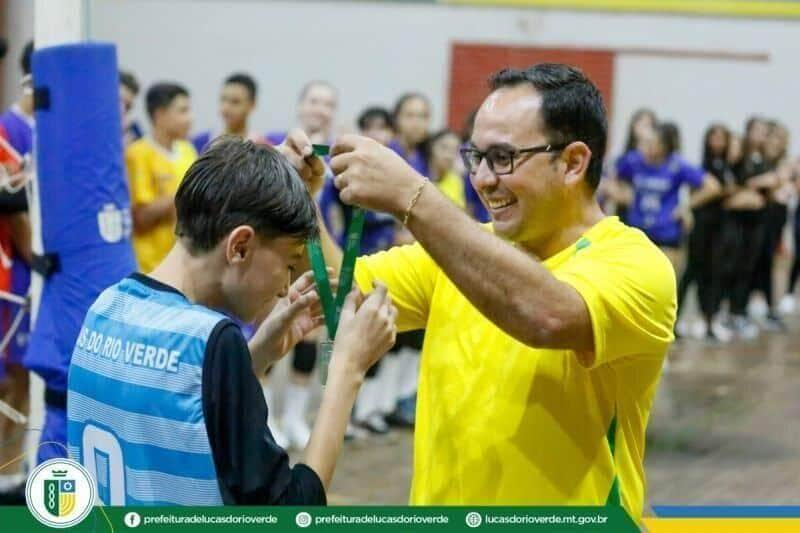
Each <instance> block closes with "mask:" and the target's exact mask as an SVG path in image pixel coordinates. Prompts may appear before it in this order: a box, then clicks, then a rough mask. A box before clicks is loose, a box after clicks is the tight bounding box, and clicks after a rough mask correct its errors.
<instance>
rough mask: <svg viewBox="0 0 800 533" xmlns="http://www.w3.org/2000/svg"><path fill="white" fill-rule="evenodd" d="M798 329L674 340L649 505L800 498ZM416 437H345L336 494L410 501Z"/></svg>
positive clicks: (651, 438)
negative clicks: (716, 339) (732, 340)
mask: <svg viewBox="0 0 800 533" xmlns="http://www.w3.org/2000/svg"><path fill="white" fill-rule="evenodd" d="M788 324H789V329H790V333H788V334H784V335H781V334H763V335H762V336H761V337H760V338H759V339H758V340H756V341H753V342H751V343H736V344H732V345H727V346H722V347H719V348H710V347H707V346H706V345H704V344H703V343H701V342H698V341H694V340H684V341H680V342H679V343H677V344H676V345H674V347H673V349H672V351H671V353H670V356H669V359H670V364H669V368H668V371H667V372H666V373H665V374H664V376H663V378H662V381H661V385H660V387H659V391H658V394H657V398H656V404H655V406H654V409H653V414H652V418H651V421H650V425H649V432H648V444H647V446H648V447H647V455H646V472H647V478H648V487H649V495H648V502H649V504H650V505H654V504H655V505H665V504H678V505H682V504H683V505H688V504H695V505H703V504H705V505H710V504H739V505H742V504H771V505H779V504H784V505H785V504H795V505H796V504H798V503H800V422H798V421H799V420H800V319H798V318H792V319H790V320H788ZM411 455H412V437H411V433H410V432H395V433H393V434H391V435H390V436H388V437H386V438H370V439H368V440H365V441H361V442H356V443H347V444H346V445H345V450H344V453H343V457H342V459H341V462H340V466H339V468H338V469H337V472H336V477H335V480H334V485H333V490H332V493H333V494H332V495H331V497H330V500H331V502H332V503H337V504H349V503H364V504H403V503H405V502H406V501H407V500H406V499H407V496H408V487H409V482H410V472H411V469H410V465H411Z"/></svg>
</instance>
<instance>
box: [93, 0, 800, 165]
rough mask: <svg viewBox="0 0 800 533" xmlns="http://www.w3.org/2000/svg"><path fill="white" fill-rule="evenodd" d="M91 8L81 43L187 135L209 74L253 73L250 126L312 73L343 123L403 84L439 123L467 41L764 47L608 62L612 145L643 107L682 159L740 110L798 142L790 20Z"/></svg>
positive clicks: (99, 0) (419, 8)
mask: <svg viewBox="0 0 800 533" xmlns="http://www.w3.org/2000/svg"><path fill="white" fill-rule="evenodd" d="M91 13H92V21H91V28H92V35H93V37H94V38H96V39H101V40H110V41H114V42H116V43H117V44H118V46H119V54H120V64H121V65H123V66H124V67H126V68H129V69H131V70H133V71H134V72H135V73H136V74H137V75H138V76H139V77H140V79H141V81H142V82H143V85H147V84H149V83H151V82H153V81H155V80H158V79H168V78H171V79H175V80H180V81H181V82H183V83H184V84H186V85H187V86H188V87H189V88H190V89H191V90H192V96H193V100H194V106H195V119H196V120H195V123H196V125H197V127H198V129H200V128H208V127H213V126H215V125H216V124H217V119H216V99H217V91H218V87H219V83H220V80H221V79H222V77H223V76H225V75H226V74H228V73H229V72H231V71H232V70H238V69H243V70H247V71H252V72H253V73H254V74H256V75H257V77H258V78H259V81H260V87H261V99H260V104H259V108H258V112H257V114H256V116H255V124H256V126H257V128H258V129H259V130H267V129H276V128H285V127H287V126H289V125H291V123H292V122H293V118H294V103H295V100H296V97H297V92H298V89H299V88H300V86H301V85H302V84H303V83H304V82H305V81H307V80H309V79H311V78H323V79H327V80H330V81H331V82H333V83H334V84H335V85H336V86H337V87H339V89H340V91H341V103H340V114H339V122H340V123H341V124H342V125H346V126H349V125H351V124H352V120H353V118H354V116H355V115H356V114H357V113H358V111H359V110H360V109H361V108H363V107H364V106H365V105H367V104H372V103H383V104H387V105H388V104H390V103H391V102H392V101H393V100H394V99H395V98H396V97H397V96H398V94H400V93H401V92H403V91H406V90H409V89H417V90H421V91H422V92H424V93H426V94H428V95H429V96H430V97H431V98H432V100H433V102H434V108H435V109H434V111H435V120H436V122H437V123H440V122H442V121H443V120H444V115H445V104H446V100H445V99H446V95H447V84H448V72H449V50H450V43H451V42H452V41H467V42H481V43H496V44H517V45H529V46H537V45H540V46H559V47H564V46H566V47H587V48H603V49H609V48H612V49H615V48H631V47H636V48H642V47H644V48H657V49H669V50H689V51H709V50H711V51H724V52H742V53H765V54H768V55H769V61H768V62H765V63H758V62H736V61H730V60H719V59H684V58H681V59H678V58H668V57H652V56H642V55H622V56H620V57H619V58H618V60H617V74H616V83H615V94H614V118H615V120H614V122H613V124H612V142H613V147H614V148H615V151H616V149H617V148H618V147H619V146H620V145H621V143H622V142H623V137H624V131H625V126H626V124H625V123H626V121H627V118H628V116H629V115H630V113H631V112H632V110H634V109H635V108H637V107H639V106H643V105H644V106H651V107H654V108H656V109H657V110H658V111H659V112H660V114H661V115H663V116H664V117H666V118H671V119H674V120H675V121H677V122H678V123H679V125H680V126H681V127H682V129H683V132H684V146H685V147H686V153H687V155H688V156H690V157H693V158H694V157H698V155H699V143H700V138H701V136H702V132H703V129H704V128H705V127H706V125H707V124H708V122H709V121H710V120H712V119H714V120H723V121H725V122H727V123H729V124H731V125H734V126H735V127H736V128H737V129H741V124H742V123H743V121H744V119H745V117H746V116H747V115H749V114H750V113H761V114H765V115H769V116H774V117H779V118H781V119H782V120H783V121H785V122H786V123H787V124H788V125H789V126H790V128H791V129H792V130H794V131H795V135H794V138H793V146H794V148H795V151H796V150H797V149H798V148H800V106H798V105H796V103H795V99H796V97H797V95H798V94H800V76H798V75H797V72H798V71H797V64H798V63H797V61H798V59H797V58H798V54H799V53H800V23H798V22H791V21H780V20H760V21H759V20H747V19H734V18H704V17H682V16H657V15H635V14H613V13H586V12H569V11H548V10H533V9H507V8H477V7H476V8H468V7H451V6H440V5H425V4H403V3H364V2H272V1H256V0H228V1H207V0H199V1H198V0H195V1H189V0H94V1H93V4H92V9H91ZM139 107H140V109H141V104H140V106H139Z"/></svg>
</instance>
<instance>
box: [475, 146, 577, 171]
mask: <svg viewBox="0 0 800 533" xmlns="http://www.w3.org/2000/svg"><path fill="white" fill-rule="evenodd" d="M567 146H568V143H567V144H548V145H546V146H532V147H530V148H506V147H503V146H491V147H490V148H489V149H488V150H486V151H485V152H481V151H480V150H478V149H477V148H462V149H461V150H460V152H461V159H463V160H464V166H465V167H466V168H467V172H469V173H470V174H474V173H475V172H477V171H478V167H479V166H480V164H481V161H483V160H484V159H486V164H487V165H489V170H491V171H492V172H493V173H494V174H495V175H497V176H502V175H504V174H511V173H512V172H514V168H515V167H516V166H518V165H519V164H521V163H519V162H518V161H517V160H518V159H519V157H520V156H522V155H525V154H529V155H528V157H527V158H526V160H527V159H530V158H531V157H533V156H535V155H536V154H544V153H548V152H559V151H561V150H563V149H564V148H566V147H567ZM523 162H524V161H523Z"/></svg>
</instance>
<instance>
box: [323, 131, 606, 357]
mask: <svg viewBox="0 0 800 533" xmlns="http://www.w3.org/2000/svg"><path fill="white" fill-rule="evenodd" d="M333 153H334V158H333V159H332V160H331V167H332V169H333V171H334V173H336V174H337V177H336V186H337V187H338V188H339V190H340V197H341V198H342V201H344V202H345V203H349V204H359V205H364V206H366V207H368V208H370V209H375V210H380V211H385V212H388V213H391V214H393V215H394V216H396V217H398V218H399V219H400V220H402V219H403V217H404V216H405V213H406V211H407V209H408V206H409V205H410V202H411V199H412V198H413V197H414V196H415V194H416V192H417V191H418V190H419V187H420V186H421V184H422V183H423V182H424V178H422V176H420V175H419V174H417V173H416V172H415V171H414V170H413V169H412V168H411V167H409V166H408V164H406V162H405V161H403V160H402V159H401V158H400V157H399V156H397V154H395V153H394V152H392V151H391V150H389V149H388V148H385V147H383V146H381V145H379V144H378V143H376V142H374V141H372V140H369V139H365V138H363V137H357V136H344V137H342V138H341V139H340V140H339V141H338V142H337V144H336V145H335V146H334V149H333ZM586 162H588V159H586ZM407 226H408V228H409V230H411V232H412V233H413V234H414V236H415V237H416V238H417V240H418V241H419V243H420V244H421V245H422V246H423V247H424V248H425V250H426V251H427V252H428V254H429V255H430V256H431V257H432V259H433V260H434V261H435V262H436V263H437V264H438V265H439V267H440V268H441V269H442V270H443V271H444V272H445V274H446V275H447V276H448V277H449V278H450V279H451V280H452V281H453V283H455V285H456V286H458V288H459V290H460V291H461V292H462V293H463V294H464V296H466V297H467V299H469V301H470V302H471V303H472V304H473V305H474V306H475V307H476V308H477V309H478V310H479V311H480V312H481V313H483V314H484V315H485V316H486V317H487V318H489V319H490V320H491V321H492V322H494V323H495V324H496V325H497V326H498V327H500V328H501V329H503V330H504V331H505V332H507V333H508V334H509V335H511V336H513V337H514V338H516V339H517V340H519V341H520V342H523V343H525V344H527V345H529V346H537V347H543V348H554V349H570V350H574V351H576V352H578V353H585V354H591V353H593V349H594V342H593V330H592V323H591V318H590V316H589V311H588V309H587V307H586V303H585V302H584V301H583V298H582V297H581V296H580V294H578V292H577V291H576V290H575V289H574V288H572V287H571V286H570V285H568V284H567V283H564V282H561V281H559V280H558V279H556V278H555V277H554V276H553V275H552V274H551V273H550V272H549V271H548V270H547V269H546V268H545V267H544V266H543V265H542V264H541V263H540V262H539V261H537V260H536V259H535V258H533V257H531V256H530V255H528V254H526V253H525V252H523V251H521V250H519V249H517V248H516V247H514V246H513V245H511V244H509V243H507V242H505V241H504V240H502V239H500V238H499V237H497V236H495V235H493V234H491V233H489V232H487V231H484V230H483V229H482V228H481V226H480V225H479V224H478V223H476V222H475V221H473V220H472V219H470V218H469V216H468V215H467V214H466V213H464V212H463V211H461V210H460V209H458V208H457V207H456V206H455V205H453V203H452V202H450V201H449V200H448V199H447V198H445V197H444V196H443V195H442V194H440V193H439V192H438V191H437V190H436V188H435V187H433V186H431V185H430V184H426V185H424V186H423V189H422V192H421V194H420V195H419V198H418V200H417V202H416V204H415V205H414V207H413V209H412V210H411V211H410V216H409V218H408V221H407ZM586 362H589V363H590V362H591V361H586Z"/></svg>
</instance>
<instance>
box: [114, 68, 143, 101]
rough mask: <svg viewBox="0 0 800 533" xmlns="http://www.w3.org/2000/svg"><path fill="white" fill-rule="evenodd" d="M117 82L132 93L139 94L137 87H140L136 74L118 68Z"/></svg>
mask: <svg viewBox="0 0 800 533" xmlns="http://www.w3.org/2000/svg"><path fill="white" fill-rule="evenodd" d="M119 83H120V84H121V85H122V86H123V87H126V88H127V89H128V90H129V91H130V92H132V93H133V94H134V95H137V94H139V89H140V87H139V81H138V80H137V79H136V76H134V75H133V74H132V73H131V72H128V71H127V70H120V71H119Z"/></svg>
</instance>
